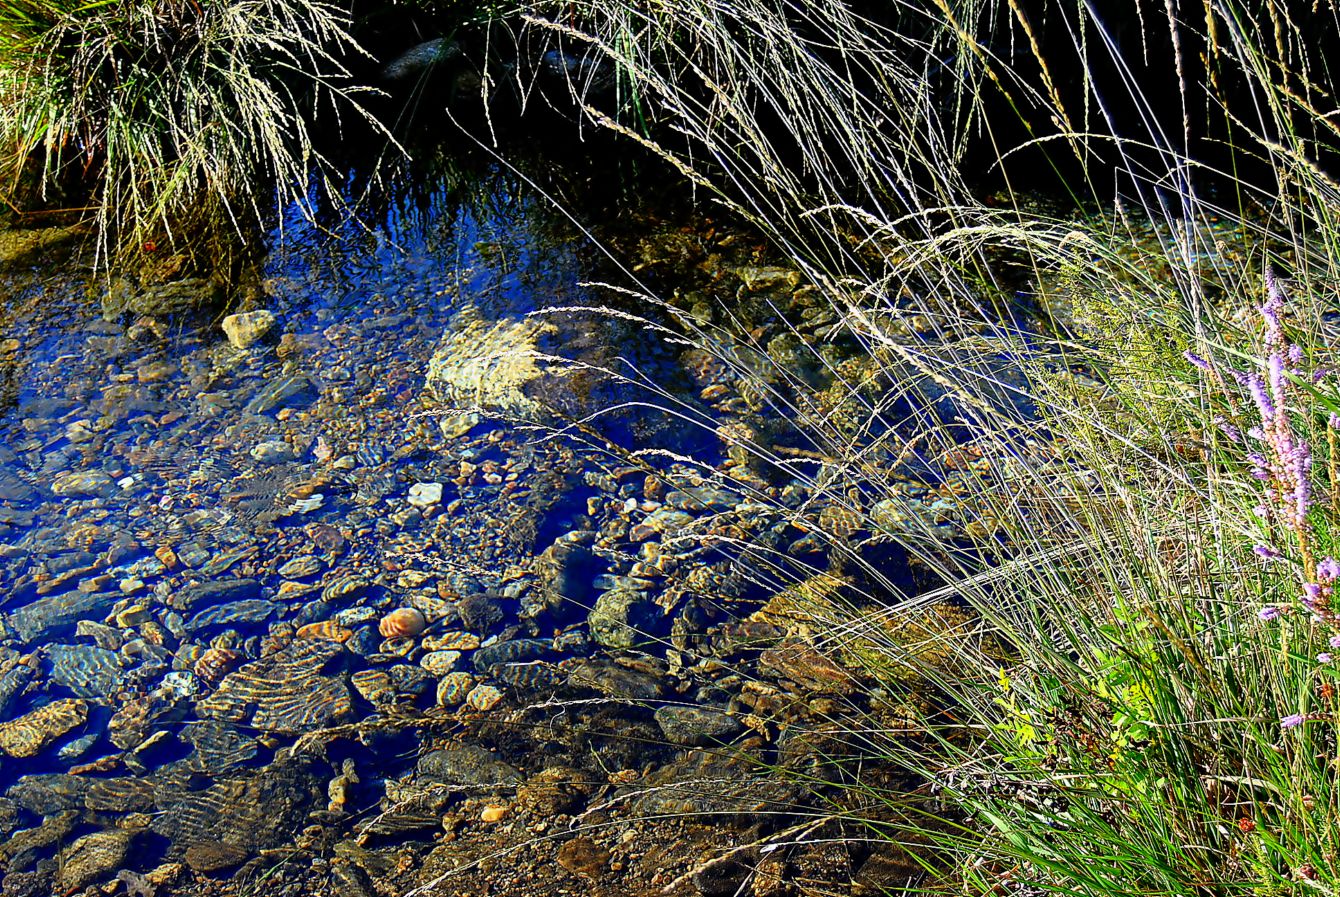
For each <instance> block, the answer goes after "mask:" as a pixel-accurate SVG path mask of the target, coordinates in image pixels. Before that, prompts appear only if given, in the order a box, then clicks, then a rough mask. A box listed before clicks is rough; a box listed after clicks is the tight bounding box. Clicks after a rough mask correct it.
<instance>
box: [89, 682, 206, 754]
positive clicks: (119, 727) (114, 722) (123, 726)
mask: <svg viewBox="0 0 1340 897" xmlns="http://www.w3.org/2000/svg"><path fill="white" fill-rule="evenodd" d="M189 707H190V705H189V704H188V703H187V702H185V701H182V700H179V699H177V698H176V696H174V695H171V694H170V693H168V692H165V691H163V690H158V691H153V692H150V693H149V694H147V695H143V696H141V697H136V698H132V699H130V700H129V701H126V702H125V703H124V704H122V705H121V706H120V707H118V708H117V710H116V712H115V713H113V714H112V719H111V721H110V722H109V723H108V724H107V735H108V737H109V738H110V739H111V741H112V744H114V745H116V746H117V747H119V748H121V749H122V750H123V751H125V750H130V749H131V748H133V747H135V746H136V745H138V744H140V743H141V742H143V741H144V740H145V739H146V738H148V737H149V736H150V735H151V734H152V733H153V732H155V731H157V730H158V729H159V728H160V727H162V726H166V725H169V724H171V723H175V722H178V721H180V720H181V719H183V718H184V717H185V716H186V713H187V710H188V709H189Z"/></svg>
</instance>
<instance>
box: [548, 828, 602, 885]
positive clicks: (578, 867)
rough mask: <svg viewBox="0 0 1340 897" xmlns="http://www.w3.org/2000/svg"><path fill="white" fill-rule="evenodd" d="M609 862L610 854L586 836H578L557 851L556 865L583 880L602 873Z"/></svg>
mask: <svg viewBox="0 0 1340 897" xmlns="http://www.w3.org/2000/svg"><path fill="white" fill-rule="evenodd" d="M609 861H610V852H609V851H608V850H606V849H605V848H603V847H601V846H600V845H599V844H597V843H596V842H595V841H593V840H592V839H590V838H588V837H587V836H586V835H578V836H577V837H575V838H573V839H572V840H571V841H569V842H568V843H566V844H564V845H563V846H562V847H560V848H559V849H558V865H560V866H562V867H563V868H564V869H566V870H567V871H569V872H571V873H572V874H573V875H580V876H582V877H584V878H595V877H596V876H597V875H599V874H600V873H601V872H604V871H605V866H606V865H607V864H608V863H609Z"/></svg>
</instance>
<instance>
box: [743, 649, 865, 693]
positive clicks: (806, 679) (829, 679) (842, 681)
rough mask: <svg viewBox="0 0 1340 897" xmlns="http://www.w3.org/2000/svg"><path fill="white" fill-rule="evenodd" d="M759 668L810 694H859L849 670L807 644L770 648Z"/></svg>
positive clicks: (759, 662) (759, 660)
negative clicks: (788, 681)
mask: <svg viewBox="0 0 1340 897" xmlns="http://www.w3.org/2000/svg"><path fill="white" fill-rule="evenodd" d="M758 668H759V671H760V672H762V673H764V674H766V675H771V676H776V677H778V678H781V679H790V680H791V681H792V682H795V683H796V684H797V685H799V686H800V687H801V688H803V689H805V690H806V691H809V692H814V693H818V694H836V695H850V694H853V693H854V692H855V691H856V682H855V680H854V678H853V676H852V673H851V671H850V670H847V669H844V668H843V667H841V666H839V665H838V664H837V663H835V662H834V661H832V660H830V659H829V658H827V657H825V656H824V655H823V654H820V653H819V652H818V651H816V650H814V649H813V648H810V647H808V646H806V645H800V644H786V645H779V646H778V647H776V648H769V649H768V650H766V651H764V652H763V653H762V654H761V655H759V658H758Z"/></svg>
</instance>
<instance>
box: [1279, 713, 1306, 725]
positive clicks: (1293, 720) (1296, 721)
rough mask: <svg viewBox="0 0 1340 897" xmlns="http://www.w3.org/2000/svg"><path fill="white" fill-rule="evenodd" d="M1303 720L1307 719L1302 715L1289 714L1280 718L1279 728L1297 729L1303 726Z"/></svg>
mask: <svg viewBox="0 0 1340 897" xmlns="http://www.w3.org/2000/svg"><path fill="white" fill-rule="evenodd" d="M1305 719H1307V717H1305V716H1303V714H1301V713H1291V714H1289V715H1288V716H1285V717H1281V718H1280V728H1281V729H1293V728H1297V727H1298V726H1301V725H1302V724H1303V720H1305Z"/></svg>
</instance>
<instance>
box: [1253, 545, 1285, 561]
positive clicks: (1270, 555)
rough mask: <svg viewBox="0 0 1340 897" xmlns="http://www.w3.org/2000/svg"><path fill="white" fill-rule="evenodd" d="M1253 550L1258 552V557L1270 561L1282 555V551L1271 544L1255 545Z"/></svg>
mask: <svg viewBox="0 0 1340 897" xmlns="http://www.w3.org/2000/svg"><path fill="white" fill-rule="evenodd" d="M1252 551H1254V552H1256V554H1257V556H1258V557H1262V558H1265V559H1266V560H1268V561H1273V560H1276V559H1277V558H1279V556H1280V553H1279V552H1278V551H1276V550H1275V549H1273V548H1271V547H1270V546H1269V545H1254V546H1252Z"/></svg>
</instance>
